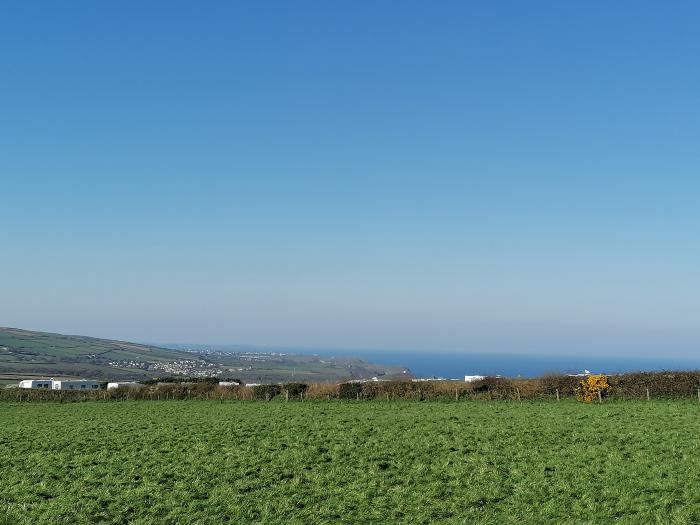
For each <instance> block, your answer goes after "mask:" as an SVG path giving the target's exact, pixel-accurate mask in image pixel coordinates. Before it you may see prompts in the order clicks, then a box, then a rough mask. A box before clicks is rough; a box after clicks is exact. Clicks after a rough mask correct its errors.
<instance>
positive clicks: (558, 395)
mask: <svg viewBox="0 0 700 525" xmlns="http://www.w3.org/2000/svg"><path fill="white" fill-rule="evenodd" d="M557 401H559V389H558V388H557Z"/></svg>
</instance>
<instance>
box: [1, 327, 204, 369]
mask: <svg viewBox="0 0 700 525" xmlns="http://www.w3.org/2000/svg"><path fill="white" fill-rule="evenodd" d="M193 358H194V359H197V357H193V356H192V354H190V353H187V352H183V351H179V350H169V349H166V348H159V347H156V346H148V345H141V344H136V343H127V342H124V341H112V340H109V339H98V338H94V337H85V336H78V335H62V334H52V333H46V332H34V331H30V330H21V329H18V328H2V327H0V378H14V377H19V376H22V377H31V376H46V375H51V376H55V377H58V376H67V377H90V378H95V379H108V378H109V379H111V378H115V379H116V378H142V377H151V376H152V375H153V374H152V373H149V372H147V371H146V370H144V369H139V368H136V367H131V366H129V367H119V366H111V365H110V363H114V362H120V363H121V362H124V363H126V362H136V363H141V362H150V363H159V362H161V363H167V362H172V361H176V360H182V359H193Z"/></svg>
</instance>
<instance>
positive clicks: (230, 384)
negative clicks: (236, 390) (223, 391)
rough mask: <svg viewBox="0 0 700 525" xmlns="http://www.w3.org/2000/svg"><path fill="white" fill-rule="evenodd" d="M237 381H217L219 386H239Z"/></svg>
mask: <svg viewBox="0 0 700 525" xmlns="http://www.w3.org/2000/svg"><path fill="white" fill-rule="evenodd" d="M240 385H241V384H240V383H238V382H237V381H219V386H240Z"/></svg>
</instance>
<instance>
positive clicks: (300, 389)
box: [282, 383, 309, 399]
mask: <svg viewBox="0 0 700 525" xmlns="http://www.w3.org/2000/svg"><path fill="white" fill-rule="evenodd" d="M308 388H309V385H307V384H306V383H287V384H286V385H284V386H283V387H282V389H283V390H284V391H285V392H287V394H288V395H289V398H290V399H294V398H298V397H302V394H305V393H306V391H307V390H308Z"/></svg>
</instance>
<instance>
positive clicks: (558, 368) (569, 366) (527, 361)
mask: <svg viewBox="0 0 700 525" xmlns="http://www.w3.org/2000/svg"><path fill="white" fill-rule="evenodd" d="M299 353H315V354H320V355H328V356H336V357H341V356H342V357H359V358H361V359H363V360H365V361H369V362H372V363H380V364H385V365H400V366H406V367H408V368H410V369H411V371H412V372H413V373H414V374H415V375H416V376H417V377H425V378H429V377H444V378H448V379H464V376H465V375H503V376H507V377H518V376H521V377H535V376H540V375H542V374H547V373H578V372H582V371H583V370H589V371H591V372H593V373H606V374H616V373H621V372H637V371H659V370H698V369H700V356H699V357H697V358H694V359H693V358H674V357H658V358H644V357H632V356H618V357H613V356H551V355H524V354H498V353H448V352H442V353H434V352H431V353H427V352H426V353H421V352H401V351H371V350H347V351H338V350H334V351H324V350H320V351H319V350H314V351H309V350H306V351H299Z"/></svg>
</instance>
